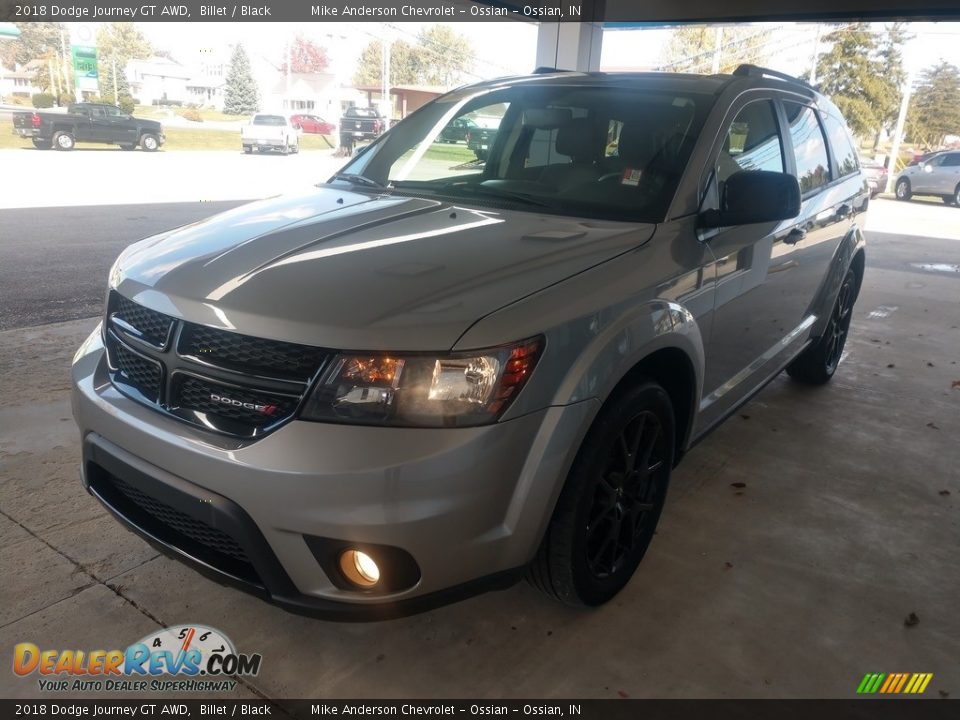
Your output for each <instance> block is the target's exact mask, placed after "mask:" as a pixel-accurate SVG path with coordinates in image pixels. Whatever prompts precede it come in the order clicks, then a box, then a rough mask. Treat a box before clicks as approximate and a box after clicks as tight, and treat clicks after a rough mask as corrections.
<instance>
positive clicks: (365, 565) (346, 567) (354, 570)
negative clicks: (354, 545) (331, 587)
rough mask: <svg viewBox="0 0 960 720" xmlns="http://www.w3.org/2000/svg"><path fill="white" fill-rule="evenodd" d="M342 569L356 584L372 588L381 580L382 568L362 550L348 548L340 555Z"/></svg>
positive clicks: (345, 575)
mask: <svg viewBox="0 0 960 720" xmlns="http://www.w3.org/2000/svg"><path fill="white" fill-rule="evenodd" d="M340 570H341V572H343V575H344V577H346V578H347V580H349V581H350V582H352V583H353V584H354V585H358V586H360V587H363V588H370V587H373V586H374V585H376V584H377V583H378V582H379V581H380V568H379V567H377V563H375V562H374V561H373V558H372V557H370V556H369V555H367V554H366V553H365V552H361V551H360V550H347V551H345V552H344V553H343V554H342V555H341V556H340Z"/></svg>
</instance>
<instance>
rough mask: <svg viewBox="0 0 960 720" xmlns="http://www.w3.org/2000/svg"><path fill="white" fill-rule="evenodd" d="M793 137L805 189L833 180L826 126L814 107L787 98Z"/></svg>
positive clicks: (798, 167) (806, 190) (795, 154)
mask: <svg viewBox="0 0 960 720" xmlns="http://www.w3.org/2000/svg"><path fill="white" fill-rule="evenodd" d="M783 107H784V110H786V112H787V121H788V122H789V123H790V137H791V139H792V140H793V153H794V157H795V158H796V162H797V180H798V181H799V182H800V190H801V192H804V193H806V192H809V191H811V190H815V189H816V188H818V187H820V186H821V185H826V184H827V183H828V182H829V181H830V160H829V159H828V157H827V143H826V141H825V140H824V138H823V130H821V129H820V123H819V121H818V120H817V114H816V113H815V112H814V110H813V108H811V107H807V106H806V105H800V104H798V103H792V102H785V103H784V104H783Z"/></svg>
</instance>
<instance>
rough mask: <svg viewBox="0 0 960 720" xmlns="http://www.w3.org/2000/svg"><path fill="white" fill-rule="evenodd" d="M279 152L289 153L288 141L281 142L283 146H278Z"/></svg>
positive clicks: (282, 153)
mask: <svg viewBox="0 0 960 720" xmlns="http://www.w3.org/2000/svg"><path fill="white" fill-rule="evenodd" d="M280 154H281V155H289V154H290V145H289V144H288V143H286V142H284V143H283V147H282V148H280Z"/></svg>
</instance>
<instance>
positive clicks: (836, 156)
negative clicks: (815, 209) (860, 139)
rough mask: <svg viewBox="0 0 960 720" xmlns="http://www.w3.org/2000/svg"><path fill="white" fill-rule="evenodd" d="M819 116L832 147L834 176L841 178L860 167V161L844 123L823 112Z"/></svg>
mask: <svg viewBox="0 0 960 720" xmlns="http://www.w3.org/2000/svg"><path fill="white" fill-rule="evenodd" d="M821 117H822V118H823V125H824V127H825V128H826V130H827V137H828V138H829V139H830V147H831V148H832V149H833V174H834V177H838V178H842V177H846V176H847V175H852V174H853V173H855V172H857V170H859V169H860V161H859V160H858V156H857V151H856V148H855V147H854V144H853V140H852V139H851V138H850V133H849V132H848V131H847V127H846V125H845V124H844V123H843V121H841V120H839V119H838V118H835V117H833V116H832V115H827V114H823V115H821Z"/></svg>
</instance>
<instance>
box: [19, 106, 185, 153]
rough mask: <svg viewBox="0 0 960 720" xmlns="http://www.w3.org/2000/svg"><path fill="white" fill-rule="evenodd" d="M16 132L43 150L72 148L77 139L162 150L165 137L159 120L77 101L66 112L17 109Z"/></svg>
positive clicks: (123, 146)
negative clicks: (141, 117)
mask: <svg viewBox="0 0 960 720" xmlns="http://www.w3.org/2000/svg"><path fill="white" fill-rule="evenodd" d="M13 132H14V133H15V134H17V135H19V136H20V137H23V138H30V139H31V140H33V145H34V147H36V148H39V149H40V150H48V149H49V148H51V147H52V148H54V149H56V150H73V147H74V145H76V143H78V142H94V143H107V144H110V145H119V146H120V147H121V148H123V149H124V150H133V149H134V148H135V147H137V146H138V145H139V146H140V148H141V149H142V150H146V151H148V152H153V151H155V150H159V149H160V146H161V145H163V143H164V142H165V140H166V138H165V137H164V134H163V127H162V126H161V125H160V123H159V122H157V121H156V120H141V119H140V118H135V117H131V116H130V115H127V114H126V113H124V112H123V111H122V110H121V109H120V108H118V107H116V106H114V105H105V104H100V103H76V104H74V105H68V106H67V112H65V113H64V112H54V111H50V112H39V111H33V112H15V113H14V114H13Z"/></svg>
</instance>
